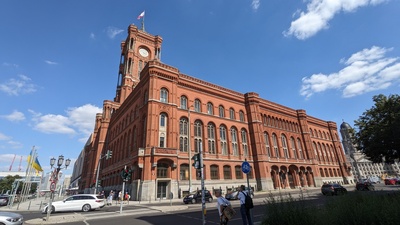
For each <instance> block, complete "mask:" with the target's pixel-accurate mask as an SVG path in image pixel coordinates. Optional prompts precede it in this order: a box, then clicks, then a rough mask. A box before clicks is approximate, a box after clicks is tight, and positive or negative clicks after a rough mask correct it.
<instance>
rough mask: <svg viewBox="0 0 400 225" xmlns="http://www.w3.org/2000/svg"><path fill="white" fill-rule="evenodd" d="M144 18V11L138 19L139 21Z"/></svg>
mask: <svg viewBox="0 0 400 225" xmlns="http://www.w3.org/2000/svg"><path fill="white" fill-rule="evenodd" d="M143 17H144V11H143V12H142V13H140V15H139V16H138V17H137V19H138V20H140V19H142V18H143Z"/></svg>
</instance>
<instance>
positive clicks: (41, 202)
mask: <svg viewBox="0 0 400 225" xmlns="http://www.w3.org/2000/svg"><path fill="white" fill-rule="evenodd" d="M42 204H43V201H40V205H39V211H40V210H41V209H42Z"/></svg>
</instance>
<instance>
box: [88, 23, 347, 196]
mask: <svg viewBox="0 0 400 225" xmlns="http://www.w3.org/2000/svg"><path fill="white" fill-rule="evenodd" d="M161 44H162V38H161V37H159V36H153V35H151V34H148V33H146V32H145V31H143V30H140V29H138V28H137V27H136V26H134V25H130V26H129V28H128V37H127V38H126V40H125V41H123V42H122V43H121V59H120V65H119V76H118V85H117V90H116V96H115V98H114V100H113V101H109V100H106V101H104V104H103V113H101V114H98V115H97V116H96V125H95V128H94V133H93V135H92V136H91V138H90V139H89V140H88V143H87V144H86V146H85V158H86V160H85V165H84V169H83V174H82V179H81V182H80V189H81V190H85V192H89V191H90V190H91V189H90V187H91V185H93V184H94V181H95V180H96V171H97V166H98V162H100V163H101V164H100V170H99V178H100V179H101V184H102V187H103V188H104V190H105V191H108V190H111V189H113V190H121V188H122V179H121V176H120V172H121V170H122V169H123V168H124V166H125V165H126V166H127V167H128V168H131V169H132V171H133V173H132V177H131V179H130V181H129V182H127V184H126V190H128V191H129V192H130V193H131V196H132V198H133V199H134V200H154V199H158V198H165V197H168V194H167V193H171V192H172V193H173V194H174V197H177V196H180V195H181V194H182V192H184V191H187V190H189V188H191V189H192V190H193V189H197V188H200V179H199V178H198V177H197V176H196V170H195V169H194V168H193V167H192V166H191V163H190V161H191V160H190V159H191V156H193V155H194V154H196V153H197V152H199V149H202V151H203V158H204V165H205V167H204V174H205V187H206V189H208V190H212V189H214V188H222V189H223V190H226V189H227V188H231V187H237V186H238V185H240V184H245V183H246V176H245V174H243V172H242V170H241V165H242V162H243V161H245V160H247V161H248V162H249V163H250V165H251V166H252V168H251V173H250V174H249V177H250V185H251V186H252V187H254V188H255V189H256V190H271V189H279V188H299V187H308V186H320V185H321V184H322V183H323V182H341V183H342V182H347V180H348V179H350V177H351V175H350V174H349V171H350V170H349V164H348V163H347V162H346V159H345V157H344V152H343V150H342V146H341V142H340V139H339V136H338V129H337V125H336V123H334V122H330V121H324V120H321V119H318V118H315V117H312V116H310V115H307V113H306V111H305V110H295V109H291V108H288V107H285V106H282V105H279V104H277V103H274V102H270V101H268V100H265V99H262V98H260V96H259V95H258V94H257V93H253V92H250V93H246V94H242V93H238V92H236V91H234V90H229V89H227V88H224V87H221V86H218V85H215V84H212V83H209V82H206V81H203V80H200V79H197V78H194V77H191V76H188V75H185V74H182V73H181V72H180V71H179V70H178V69H177V68H174V67H172V66H169V65H167V64H164V63H162V62H161V61H160V56H161ZM107 150H112V152H113V155H112V158H111V159H108V160H106V159H105V158H104V157H102V158H101V159H100V157H101V156H104V155H105V154H106V152H107ZM190 177H191V178H192V179H190Z"/></svg>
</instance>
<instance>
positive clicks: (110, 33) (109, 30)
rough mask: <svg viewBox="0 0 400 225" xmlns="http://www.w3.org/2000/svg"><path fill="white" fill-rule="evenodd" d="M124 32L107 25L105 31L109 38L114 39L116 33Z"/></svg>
mask: <svg viewBox="0 0 400 225" xmlns="http://www.w3.org/2000/svg"><path fill="white" fill-rule="evenodd" d="M122 32H124V30H122V29H119V28H116V27H107V30H106V33H107V36H108V37H109V38H111V39H114V38H115V36H117V35H118V34H120V33H122Z"/></svg>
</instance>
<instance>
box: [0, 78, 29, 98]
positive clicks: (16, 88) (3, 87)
mask: <svg viewBox="0 0 400 225" xmlns="http://www.w3.org/2000/svg"><path fill="white" fill-rule="evenodd" d="M0 91H2V92H5V93H6V94H8V95H14V96H18V95H20V94H28V93H32V92H36V85H34V84H32V83H31V78H29V77H27V76H25V75H18V78H17V79H14V78H11V79H9V80H8V81H6V82H5V83H0Z"/></svg>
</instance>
